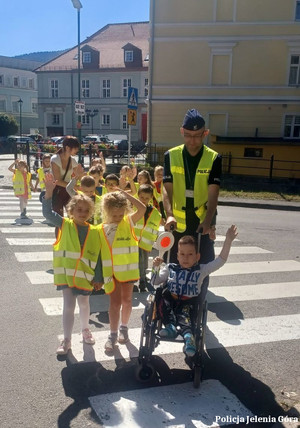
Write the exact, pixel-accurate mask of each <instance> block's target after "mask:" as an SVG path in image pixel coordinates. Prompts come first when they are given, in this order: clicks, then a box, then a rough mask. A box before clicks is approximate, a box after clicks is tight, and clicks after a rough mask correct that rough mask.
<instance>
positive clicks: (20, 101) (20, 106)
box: [18, 98, 23, 141]
mask: <svg viewBox="0 0 300 428" xmlns="http://www.w3.org/2000/svg"><path fill="white" fill-rule="evenodd" d="M18 103H19V108H20V129H19V131H20V141H21V137H22V104H23V100H21V98H20V99H19V100H18Z"/></svg>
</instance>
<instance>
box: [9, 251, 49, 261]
mask: <svg viewBox="0 0 300 428" xmlns="http://www.w3.org/2000/svg"><path fill="white" fill-rule="evenodd" d="M15 256H16V258H17V260H18V262H21V263H23V262H25V263H26V262H49V261H52V260H53V252H52V251H41V252H40V251H35V252H33V251H31V252H30V253H15Z"/></svg>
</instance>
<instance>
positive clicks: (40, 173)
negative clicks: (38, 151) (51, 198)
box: [34, 154, 51, 192]
mask: <svg viewBox="0 0 300 428" xmlns="http://www.w3.org/2000/svg"><path fill="white" fill-rule="evenodd" d="M50 159H51V156H50V155H48V154H45V155H44V156H43V161H42V167H41V168H39V169H38V170H37V178H36V181H35V186H34V191H35V192H36V191H37V188H38V185H39V186H40V189H41V191H43V190H45V183H44V181H45V174H48V173H49V172H50V171H51V165H50Z"/></svg>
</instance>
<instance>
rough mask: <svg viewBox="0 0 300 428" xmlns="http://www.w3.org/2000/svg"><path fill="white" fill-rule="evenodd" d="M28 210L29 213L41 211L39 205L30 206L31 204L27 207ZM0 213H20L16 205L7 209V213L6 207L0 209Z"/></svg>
mask: <svg viewBox="0 0 300 428" xmlns="http://www.w3.org/2000/svg"><path fill="white" fill-rule="evenodd" d="M27 208H28V209H29V211H42V208H41V204H39V205H36V206H35V205H34V206H32V205H31V204H30V207H27ZM0 211H5V212H6V213H8V214H9V213H11V212H12V211H13V212H15V211H16V212H17V211H20V207H19V206H18V205H16V206H12V207H9V211H7V207H0Z"/></svg>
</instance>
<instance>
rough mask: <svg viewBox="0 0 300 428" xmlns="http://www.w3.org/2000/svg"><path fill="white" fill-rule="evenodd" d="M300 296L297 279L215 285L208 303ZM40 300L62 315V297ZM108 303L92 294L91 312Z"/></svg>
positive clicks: (140, 302)
mask: <svg viewBox="0 0 300 428" xmlns="http://www.w3.org/2000/svg"><path fill="white" fill-rule="evenodd" d="M19 254H22V253H19ZM51 255H52V253H51ZM212 293H214V294H212ZM146 296H147V294H146V293H143V294H139V293H133V309H143V308H144V307H145V305H144V302H145V301H146ZM299 296H300V282H297V281H296V282H280V283H272V284H256V285H242V286H236V287H214V288H211V289H209V292H208V295H207V301H208V303H224V302H227V301H229V302H244V301H255V300H267V299H281V298H285V297H299ZM39 300H40V303H41V305H42V306H43V310H44V312H45V314H46V315H51V316H59V315H62V308H63V298H62V297H54V298H51V297H49V298H45V299H39ZM108 304H109V296H108V295H106V294H101V295H91V296H90V306H91V313H94V312H103V311H107V308H108ZM76 313H79V312H78V308H77V309H76Z"/></svg>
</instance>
